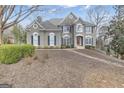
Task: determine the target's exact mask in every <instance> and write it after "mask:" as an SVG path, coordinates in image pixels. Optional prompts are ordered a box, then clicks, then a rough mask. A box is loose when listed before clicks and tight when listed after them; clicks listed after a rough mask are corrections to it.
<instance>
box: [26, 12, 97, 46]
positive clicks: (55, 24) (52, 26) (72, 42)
mask: <svg viewBox="0 0 124 93" xmlns="http://www.w3.org/2000/svg"><path fill="white" fill-rule="evenodd" d="M26 30H27V43H28V44H32V45H34V46H40V47H61V46H67V47H70V48H73V47H74V48H85V46H86V45H90V46H96V32H95V25H93V24H91V23H88V22H86V21H83V20H82V19H81V18H79V17H77V16H75V15H74V14H73V13H70V14H69V15H67V16H66V17H65V18H63V19H58V18H56V19H51V20H47V21H42V19H41V17H37V19H36V20H34V21H33V22H32V23H31V24H30V25H29V26H27V28H26Z"/></svg>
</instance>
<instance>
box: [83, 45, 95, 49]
mask: <svg viewBox="0 0 124 93" xmlns="http://www.w3.org/2000/svg"><path fill="white" fill-rule="evenodd" d="M85 48H86V49H94V48H95V46H91V45H86V46H85Z"/></svg>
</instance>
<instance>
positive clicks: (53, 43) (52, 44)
mask: <svg viewBox="0 0 124 93" xmlns="http://www.w3.org/2000/svg"><path fill="white" fill-rule="evenodd" d="M51 35H52V36H53V37H52V38H53V41H52V43H51ZM54 36H55V33H53V32H51V33H49V44H50V46H55V38H54Z"/></svg>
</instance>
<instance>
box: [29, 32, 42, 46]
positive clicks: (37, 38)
mask: <svg viewBox="0 0 124 93" xmlns="http://www.w3.org/2000/svg"><path fill="white" fill-rule="evenodd" d="M31 43H32V45H34V46H38V45H40V36H39V34H38V33H37V32H34V33H33V34H32V36H31Z"/></svg>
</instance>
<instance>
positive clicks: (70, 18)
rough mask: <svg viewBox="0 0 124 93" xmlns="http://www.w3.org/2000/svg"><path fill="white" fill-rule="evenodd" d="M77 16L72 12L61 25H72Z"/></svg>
mask: <svg viewBox="0 0 124 93" xmlns="http://www.w3.org/2000/svg"><path fill="white" fill-rule="evenodd" d="M76 19H77V17H76V16H75V15H74V14H73V13H72V12H71V13H70V14H69V15H67V16H66V17H65V18H64V19H63V20H62V21H61V22H60V25H72V24H73V23H74V21H75V20H76Z"/></svg>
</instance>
